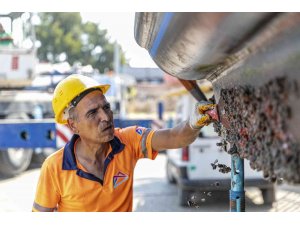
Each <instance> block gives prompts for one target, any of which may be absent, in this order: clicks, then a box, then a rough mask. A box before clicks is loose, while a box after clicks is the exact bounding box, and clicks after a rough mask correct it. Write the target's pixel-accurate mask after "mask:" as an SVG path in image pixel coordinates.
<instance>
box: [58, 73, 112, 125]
mask: <svg viewBox="0 0 300 225" xmlns="http://www.w3.org/2000/svg"><path fill="white" fill-rule="evenodd" d="M109 88H110V85H109V84H103V85H100V84H99V83H98V82H97V81H96V80H94V79H92V78H90V77H87V76H84V75H79V74H72V75H70V76H68V77H66V78H65V79H63V80H61V81H60V82H59V83H58V85H57V86H56V88H55V90H54V93H53V99H52V107H53V111H54V114H55V121H56V122H57V123H60V124H66V123H67V119H66V118H65V117H64V116H63V112H64V111H65V109H67V108H68V107H69V106H70V105H71V104H72V105H74V106H76V104H77V103H78V102H79V101H80V99H81V98H82V97H83V96H84V95H85V94H87V93H88V92H89V91H92V90H94V89H99V90H101V91H102V93H103V94H105V93H106V92H107V90H108V89H109ZM74 99H75V100H74Z"/></svg>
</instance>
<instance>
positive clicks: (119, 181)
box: [113, 172, 128, 188]
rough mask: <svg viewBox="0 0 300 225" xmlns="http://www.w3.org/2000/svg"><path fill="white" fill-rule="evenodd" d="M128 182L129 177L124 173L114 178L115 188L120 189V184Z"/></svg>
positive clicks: (119, 173)
mask: <svg viewBox="0 0 300 225" xmlns="http://www.w3.org/2000/svg"><path fill="white" fill-rule="evenodd" d="M126 180H128V175H127V174H125V173H122V172H118V173H117V174H116V175H115V176H114V177H113V183H114V188H116V187H118V186H119V185H120V184H122V183H124V182H125V181H126Z"/></svg>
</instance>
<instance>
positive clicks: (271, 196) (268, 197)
mask: <svg viewBox="0 0 300 225" xmlns="http://www.w3.org/2000/svg"><path fill="white" fill-rule="evenodd" d="M261 194H262V197H263V200H264V204H266V205H272V203H273V202H274V201H275V200H276V197H275V187H274V186H272V187H270V188H266V189H261Z"/></svg>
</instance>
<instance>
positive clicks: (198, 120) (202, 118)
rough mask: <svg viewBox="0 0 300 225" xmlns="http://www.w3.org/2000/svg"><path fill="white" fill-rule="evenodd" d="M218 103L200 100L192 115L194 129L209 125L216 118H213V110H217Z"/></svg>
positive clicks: (191, 120) (191, 125)
mask: <svg viewBox="0 0 300 225" xmlns="http://www.w3.org/2000/svg"><path fill="white" fill-rule="evenodd" d="M215 107H216V104H212V103H211V102H207V101H200V102H197V103H196V104H195V107H194V109H193V111H192V113H191V115H190V120H189V124H190V127H191V128H193V129H200V128H201V127H203V126H207V125H208V124H210V123H211V122H212V120H214V119H216V118H212V115H214V114H211V113H208V112H211V111H212V110H215Z"/></svg>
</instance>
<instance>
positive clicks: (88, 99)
mask: <svg viewBox="0 0 300 225" xmlns="http://www.w3.org/2000/svg"><path fill="white" fill-rule="evenodd" d="M101 102H103V103H104V104H105V103H106V102H107V100H106V98H105V96H104V95H103V93H102V92H101V91H100V90H94V91H92V92H90V93H88V94H87V95H86V96H84V97H83V98H82V99H81V101H80V102H79V103H78V106H79V105H81V106H82V105H84V106H87V105H93V104H95V105H96V104H99V103H101Z"/></svg>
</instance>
